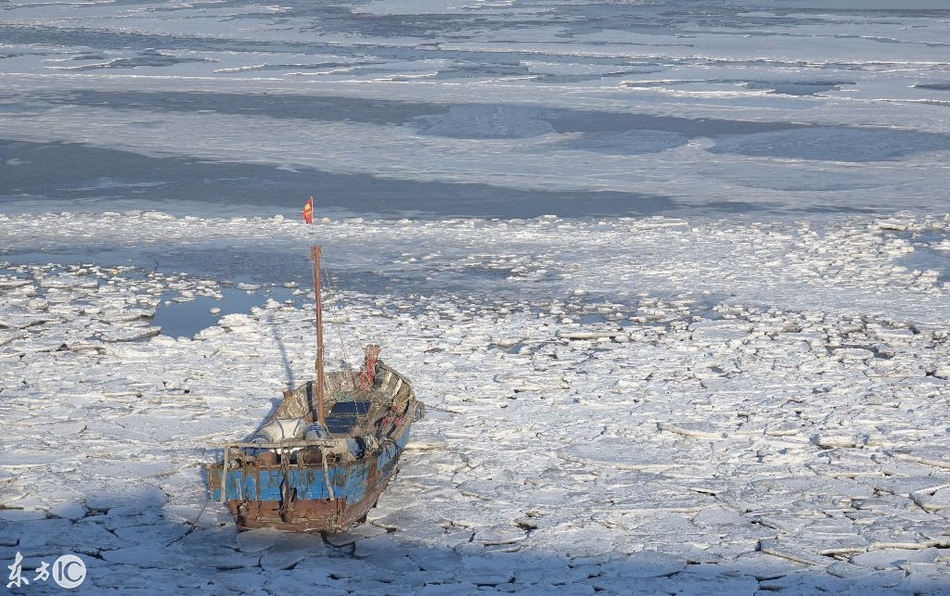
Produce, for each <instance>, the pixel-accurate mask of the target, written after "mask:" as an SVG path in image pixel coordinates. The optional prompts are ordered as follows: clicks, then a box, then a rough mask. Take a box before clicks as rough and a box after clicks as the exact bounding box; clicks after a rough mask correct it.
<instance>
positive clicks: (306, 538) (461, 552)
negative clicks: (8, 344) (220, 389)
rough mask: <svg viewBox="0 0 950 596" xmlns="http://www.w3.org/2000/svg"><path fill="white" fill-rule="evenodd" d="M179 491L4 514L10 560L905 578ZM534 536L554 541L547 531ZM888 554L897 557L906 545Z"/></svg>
mask: <svg viewBox="0 0 950 596" xmlns="http://www.w3.org/2000/svg"><path fill="white" fill-rule="evenodd" d="M169 488H170V487H169V486H167V485H166V486H159V485H157V484H156V485H146V486H145V487H143V488H139V489H138V490H136V491H134V492H111V493H110V492H108V491H105V492H102V493H99V494H96V495H94V496H92V495H90V496H87V497H86V499H85V501H81V502H74V503H67V504H64V505H60V506H56V507H53V508H51V509H50V510H49V511H48V512H44V511H21V510H3V511H0V514H2V519H3V522H2V527H3V530H4V532H3V538H2V542H0V560H3V561H6V562H7V563H9V564H11V565H12V564H13V563H14V561H15V560H16V559H17V558H18V557H17V554H19V556H20V557H21V565H22V576H23V577H25V578H28V579H31V580H32V579H34V578H35V577H37V575H38V574H39V573H40V571H39V570H40V568H41V565H42V563H43V562H46V563H50V562H51V561H54V560H55V559H56V558H57V557H60V556H64V555H75V556H78V557H79V558H80V559H81V560H82V562H83V564H84V566H85V576H84V581H83V589H85V590H87V591H88V590H116V591H119V592H123V593H128V592H129V591H130V590H142V591H148V593H150V594H177V593H181V592H182V591H190V590H199V589H200V590H201V591H202V593H207V594H226V593H227V594H234V593H248V594H251V593H265V592H266V593H276V592H278V591H283V592H287V591H290V590H299V591H301V593H304V592H303V591H304V590H307V591H306V592H305V593H313V590H315V589H316V590H317V591H320V590H323V591H324V592H325V593H342V592H361V593H372V594H375V593H393V591H395V590H399V591H404V590H405V591H410V592H411V591H419V590H430V591H436V592H438V593H444V591H445V590H449V589H451V590H452V591H453V593H474V592H476V591H477V592H482V591H488V592H493V591H497V592H504V593H512V592H523V591H540V590H544V592H545V593H554V594H577V593H593V592H598V591H599V592H604V593H627V592H628V590H629V587H630V586H631V585H636V586H637V591H643V592H656V593H680V592H682V591H683V590H684V589H686V588H689V587H693V588H695V589H697V590H700V591H701V592H702V593H729V594H739V595H741V594H748V595H752V594H756V593H761V592H762V591H770V592H775V593H778V594H782V593H790V594H800V593H814V592H817V591H828V590H838V591H842V592H847V593H859V594H871V593H880V591H884V590H887V589H889V588H894V587H898V586H900V585H903V584H902V582H904V583H906V580H905V579H904V577H905V574H904V573H903V572H900V573H899V574H898V573H890V574H888V573H883V572H880V571H875V570H874V569H872V568H870V567H866V568H865V567H857V566H851V565H846V564H844V563H841V562H838V561H836V559H834V558H833V557H822V556H818V555H815V554H811V553H808V552H806V549H805V548H802V547H799V546H796V545H794V544H793V543H792V541H780V540H775V541H762V546H761V547H760V548H759V549H758V550H756V551H752V552H747V553H744V554H739V555H736V556H734V557H731V558H729V557H719V558H718V559H717V557H714V556H712V555H710V557H709V558H708V559H707V560H698V559H696V558H695V557H693V556H690V555H688V554H685V549H684V551H683V552H678V553H677V552H669V553H666V552H658V551H655V550H651V549H650V548H649V547H648V546H646V545H644V544H643V543H642V541H641V542H640V543H638V541H637V540H636V539H632V538H628V539H624V540H621V541H618V540H617V538H618V535H617V534H616V533H615V532H612V531H611V530H610V529H608V528H605V527H603V526H599V525H596V524H594V525H591V526H588V527H586V528H581V527H579V526H578V528H576V531H572V530H569V529H564V530H565V531H563V532H562V531H558V530H556V529H553V528H547V529H545V528H535V529H534V530H533V531H532V530H530V529H528V528H522V535H523V537H522V538H520V539H516V538H514V537H513V536H508V537H505V536H499V534H498V533H497V531H495V530H490V529H488V528H485V527H480V526H479V525H478V524H468V525H466V526H463V525H459V524H458V523H452V522H450V521H449V520H451V519H452V517H451V512H450V511H447V510H445V509H444V508H443V507H441V506H440V505H439V504H438V501H436V500H427V499H415V500H413V501H414V502H406V500H404V499H402V498H400V495H398V494H390V493H387V494H384V496H383V499H381V504H380V507H381V509H380V512H379V513H378V514H376V517H374V519H372V520H371V521H370V522H369V523H367V524H364V525H362V526H359V527H358V528H357V529H355V530H353V531H351V532H349V533H345V534H335V535H321V534H320V533H288V532H281V531H278V530H275V529H272V528H264V529H254V530H248V531H244V532H239V531H238V530H237V529H236V528H235V527H234V525H233V523H231V520H230V514H229V513H228V512H227V511H226V510H224V509H223V508H220V509H216V508H215V507H210V508H208V509H204V508H200V506H199V503H198V497H197V496H195V494H193V493H194V492H195V491H194V490H193V489H196V488H197V487H195V486H188V487H181V488H184V489H185V490H183V491H181V492H180V493H179V495H178V496H176V495H174V494H172V493H171V492H170V491H169V490H168V489H169ZM186 494H190V495H191V498H189V497H187V496H185V495H186ZM534 532H536V533H537V534H538V535H543V538H542V537H541V536H538V538H539V539H538V540H535V539H534V536H533V535H532V534H533V533H534ZM870 554H874V553H870ZM875 556H877V557H879V558H881V559H882V560H884V558H886V557H888V556H893V552H890V551H888V552H881V553H879V554H875ZM5 565H6V564H5ZM846 567H848V568H851V572H850V574H848V573H846V569H845V568H846ZM862 570H863V571H862ZM862 574H863V575H862ZM633 582H635V584H633ZM914 586H915V593H919V594H939V593H941V591H942V590H946V589H947V588H948V581H947V579H946V576H945V575H944V576H943V577H942V579H941V577H940V575H939V574H938V575H932V576H928V577H926V578H923V579H922V580H917V581H916V583H915V584H914ZM29 589H30V593H34V592H35V593H38V594H43V593H54V592H56V593H58V592H57V590H59V588H57V587H56V586H55V585H54V584H53V583H52V580H49V581H48V582H47V583H46V585H45V586H44V585H43V584H42V583H41V582H36V581H34V582H32V584H31V585H30V586H29ZM849 590H850V591H849ZM875 590H878V592H875ZM943 593H945V592H943Z"/></svg>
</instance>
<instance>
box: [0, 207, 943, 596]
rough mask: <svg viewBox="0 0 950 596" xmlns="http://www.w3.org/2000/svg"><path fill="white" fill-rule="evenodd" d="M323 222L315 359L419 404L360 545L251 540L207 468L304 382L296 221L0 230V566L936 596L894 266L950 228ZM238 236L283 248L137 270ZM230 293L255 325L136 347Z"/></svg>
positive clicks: (101, 572) (118, 574)
mask: <svg viewBox="0 0 950 596" xmlns="http://www.w3.org/2000/svg"><path fill="white" fill-rule="evenodd" d="M898 224H899V225H898ZM39 229H43V230H46V232H45V233H44V234H42V235H41V236H40V235H38V234H37V233H36V230H39ZM318 229H319V233H320V235H321V242H322V243H323V245H324V246H325V250H326V253H327V260H328V266H329V268H330V276H329V279H330V282H331V287H332V288H333V292H332V295H333V298H332V300H330V301H329V304H328V307H327V318H328V331H327V341H328V351H329V354H330V357H331V358H333V359H339V358H346V357H349V358H353V357H354V356H356V357H358V354H359V348H360V346H361V345H362V344H363V343H365V342H368V341H374V340H381V341H382V343H383V347H384V351H383V354H384V355H385V356H386V357H387V358H386V359H387V361H388V362H389V363H390V364H392V365H393V366H395V367H396V368H397V369H399V370H401V371H404V372H405V373H406V374H407V375H408V376H409V378H410V379H412V380H413V382H414V386H415V388H416V391H417V393H418V394H419V395H420V397H421V398H422V399H423V401H425V402H426V404H427V405H428V407H429V415H428V417H427V418H426V419H425V420H424V421H422V422H420V423H418V424H417V425H416V426H415V427H414V430H413V433H414V436H413V440H412V442H411V443H410V446H409V448H408V450H407V452H406V453H405V455H404V457H403V459H402V461H401V464H400V465H401V470H400V472H399V475H398V476H397V478H396V479H395V481H394V482H393V483H392V484H391V485H390V487H389V489H388V490H387V492H386V493H384V495H383V497H382V498H381V499H380V502H379V506H378V507H377V508H376V509H374V510H373V511H371V513H370V515H369V520H368V523H367V524H365V525H363V526H360V527H358V528H356V529H355V530H354V531H352V532H351V533H349V534H346V535H343V536H330V537H327V538H326V539H325V540H324V539H321V537H320V536H319V535H317V536H294V535H282V534H278V533H275V532H270V531H264V530H257V531H251V532H246V533H241V534H238V533H237V532H236V531H235V530H234V528H233V524H232V523H231V520H230V518H229V516H228V515H227V512H226V511H225V510H224V509H223V508H222V507H221V506H220V505H219V504H217V503H210V504H209V503H207V501H206V494H205V492H204V484H203V479H202V477H201V473H200V471H199V468H198V464H199V463H201V462H205V461H209V460H211V459H212V458H214V457H216V455H217V452H216V451H215V450H214V448H213V445H214V444H218V443H221V442H223V441H226V440H228V439H233V438H236V437H239V436H241V435H243V434H244V433H245V432H246V431H247V430H248V429H250V428H253V427H254V426H255V425H256V424H257V423H258V422H259V421H260V420H261V418H262V417H263V416H264V415H265V414H266V412H267V411H268V410H269V409H270V407H271V405H272V403H273V400H275V399H276V398H277V396H279V395H280V390H281V389H282V387H284V386H285V385H286V384H288V383H294V382H300V380H301V379H304V378H307V375H308V374H310V371H311V370H312V360H311V357H312V354H313V324H312V321H311V316H312V300H311V298H310V296H309V295H308V293H307V292H306V291H304V288H306V287H307V286H306V280H305V278H304V279H303V283H302V284H300V286H299V287H297V286H295V285H294V284H293V283H291V284H288V286H289V288H283V289H284V290H286V292H285V293H284V294H282V295H281V299H279V300H278V299H274V298H273V297H268V295H267V292H269V291H271V290H272V289H275V288H278V287H283V286H281V285H280V284H282V283H283V282H284V281H285V280H282V279H278V278H281V277H283V276H284V273H285V271H294V270H300V271H304V272H305V271H306V269H307V260H306V255H307V249H306V247H307V245H308V244H309V242H310V241H311V236H310V234H311V231H310V229H309V228H308V227H306V226H304V225H303V224H300V223H297V222H291V221H289V220H286V219H284V218H282V217H276V218H207V217H205V218H200V217H176V216H171V215H166V214H161V213H156V212H127V213H105V214H101V215H92V214H87V215H84V214H52V213H46V214H40V215H37V216H30V217H26V216H0V232H2V234H3V236H4V238H7V239H8V240H7V242H8V244H7V246H6V247H5V248H6V250H7V251H8V253H9V255H10V257H9V260H8V261H6V262H4V263H3V266H2V268H0V292H2V297H3V299H2V302H0V366H2V370H3V379H2V387H0V422H2V426H3V428H4V433H3V436H2V438H0V445H2V450H0V453H2V455H0V504H2V508H0V524H2V527H3V532H2V541H3V542H2V543H0V559H2V560H9V561H11V562H12V560H13V557H14V554H15V553H16V552H20V553H22V555H23V557H24V559H25V561H26V563H25V564H26V565H27V566H29V565H30V563H31V562H37V563H38V561H39V560H41V559H43V558H44V557H45V558H52V557H55V556H59V555H60V554H63V553H64V552H74V553H77V554H80V555H82V556H84V557H85V560H86V562H87V566H88V569H89V576H88V579H87V581H88V582H89V583H90V584H91V585H92V586H95V587H96V589H98V590H102V591H108V590H110V589H114V590H116V591H117V592H119V591H128V590H130V589H143V590H147V591H149V592H150V593H163V592H167V593H179V592H181V591H183V590H198V589H200V590H202V591H203V592H208V593H222V594H224V593H231V592H233V591H247V592H261V591H263V592H269V593H276V592H286V591H287V590H293V589H298V590H299V589H307V588H309V589H318V590H325V591H328V592H345V591H353V592H370V593H376V592H393V591H411V592H414V593H433V594H438V593H449V592H452V593H459V592H461V593H466V592H474V591H477V590H490V591H527V592H542V591H543V592H553V593H558V592H563V593H571V594H576V593H584V592H593V591H597V590H606V591H608V592H623V591H626V589H627V587H628V586H629V585H631V582H635V585H636V586H637V589H638V591H641V590H642V591H643V592H644V593H657V594H672V593H681V592H682V591H683V590H686V591H687V592H690V593H708V592H717V593H727V592H728V593H740V594H741V593H748V594H751V593H754V592H757V591H769V592H777V593H780V594H782V593H788V594H800V593H810V592H813V591H815V590H830V589H834V590H839V591H841V592H843V593H856V594H864V593H868V594H870V593H877V592H879V591H883V590H894V591H897V592H900V593H939V592H943V591H946V589H947V588H948V586H950V583H948V582H950V577H948V563H950V559H948V556H947V552H948V548H950V535H948V531H947V528H948V516H950V452H948V447H947V436H948V432H950V416H948V413H947V412H948V408H947V405H948V400H950V384H948V376H950V369H948V368H947V364H946V363H947V362H948V361H950V337H948V335H950V333H948V325H950V308H948V304H947V301H946V296H947V294H948V291H950V287H948V286H950V282H948V281H947V274H946V271H937V270H924V271H920V270H915V269H912V268H910V267H908V266H906V263H907V259H908V256H909V255H911V256H912V255H913V249H914V247H915V246H918V247H920V246H922V243H923V244H927V245H928V246H930V245H940V244H941V243H944V242H946V241H947V239H948V237H950V217H948V216H944V217H935V216H922V217H915V216H912V215H903V216H901V217H900V218H898V219H895V218H894V217H891V218H870V217H856V218H850V219H846V220H841V221H837V222H832V223H828V224H824V225H814V224H802V223H787V224H781V223H775V224H768V225H765V224H758V223H746V224H737V223H736V222H730V221H712V220H696V221H691V222H687V221H683V220H675V219H664V218H653V219H616V220H611V221H607V222H604V221H581V220H562V219H559V218H555V217H544V218H537V219H532V220H520V221H519V220H508V221H485V220H447V221H411V220H404V221H402V222H394V221H392V220H372V219H344V220H331V219H327V220H324V221H322V222H321V223H320V224H319V225H318ZM76 230H84V231H85V232H86V233H88V234H89V235H90V237H92V238H95V239H96V243H97V244H96V245H91V244H89V241H88V240H85V239H79V240H77V239H75V237H74V233H73V232H74V231H76ZM228 245H232V246H234V248H231V249H230V250H232V251H233V252H234V253H235V254H236V253H239V252H241V251H242V250H247V251H249V252H250V253H252V254H260V255H266V254H268V251H269V253H270V254H271V255H272V257H273V258H272V259H268V258H267V257H266V256H264V257H262V258H261V261H260V263H261V264H259V265H258V269H256V270H255V269H254V267H253V266H252V267H251V268H250V269H246V268H245V264H246V263H245V262H244V261H243V260H241V259H240V257H236V258H237V259H238V261H237V263H236V264H235V263H231V262H227V261H222V262H220V263H216V262H211V263H206V264H205V266H204V267H201V266H196V267H195V268H194V269H195V270H196V271H204V274H203V275H198V274H194V273H188V272H187V271H174V272H170V271H166V270H158V269H156V268H155V267H154V262H155V255H162V254H175V251H180V250H183V249H187V250H190V251H193V252H194V254H196V255H209V254H211V253H213V252H214V251H220V250H222V247H225V246H228ZM100 246H103V247H104V246H108V247H124V248H120V249H116V248H110V249H109V251H108V252H103V249H102V248H99V247H100ZM367 246H377V247H378V248H379V250H378V251H375V252H368V251H367ZM84 247H85V248H84ZM275 247H276V248H275ZM84 250H85V251H86V253H88V254H82V253H83V251H84ZM35 251H46V252H45V253H44V254H45V255H46V256H47V259H46V261H45V262H41V261H43V260H42V259H40V260H37V259H31V262H28V263H24V262H20V260H18V259H17V258H16V255H17V254H18V253H23V254H34V253H35ZM76 255H78V256H76ZM273 255H282V256H283V259H284V260H285V264H284V267H285V268H286V269H284V270H277V271H273V270H272V268H271V267H270V264H271V263H272V262H273V261H275V260H276V259H277V257H276V256H273ZM97 259H98V260H97ZM238 268H240V271H238ZM239 273H240V274H242V275H247V276H248V277H253V278H255V279H256V280H257V282H256V283H246V282H244V283H241V282H236V281H235V279H236V277H238V274H239ZM348 274H352V275H354V276H360V275H361V276H362V277H361V278H360V279H361V280H362V281H364V282H366V286H365V287H364V288H359V287H354V286H355V285H357V284H353V283H348V282H347V281H346V278H347V276H348ZM236 284H237V285H239V286H240V287H241V288H242V291H243V292H245V293H248V294H253V295H257V296H258V297H259V299H260V300H259V304H260V305H259V306H254V307H252V308H250V309H248V311H247V312H232V313H226V314H221V315H220V316H219V317H218V319H217V324H214V325H212V326H209V327H207V328H204V329H196V330H195V333H194V334H193V335H191V336H187V335H183V336H181V337H170V336H168V335H165V334H162V333H160V329H159V328H158V327H157V326H156V325H155V324H154V322H155V320H156V319H157V318H158V317H157V313H159V312H160V311H161V310H162V309H163V308H171V307H172V306H171V305H173V304H174V303H175V302H176V301H197V300H200V299H201V298H202V297H204V296H208V297H211V299H214V297H216V296H217V297H222V296H224V293H223V292H224V291H226V290H227V288H229V287H235V285H236ZM367 288H368V289H369V290H371V291H366V289H367ZM232 299H234V298H233V297H232V298H227V297H224V298H223V299H221V300H220V301H218V303H219V304H220V305H221V306H222V307H223V308H227V303H228V301H229V300H232ZM31 588H32V586H31ZM37 588H38V591H41V590H42V587H41V586H37Z"/></svg>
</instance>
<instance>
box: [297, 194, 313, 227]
mask: <svg viewBox="0 0 950 596" xmlns="http://www.w3.org/2000/svg"><path fill="white" fill-rule="evenodd" d="M300 215H302V216H303V220H304V221H305V222H307V223H308V224H312V223H313V197H310V198H309V199H307V203H306V204H305V205H304V206H303V213H301V214H300Z"/></svg>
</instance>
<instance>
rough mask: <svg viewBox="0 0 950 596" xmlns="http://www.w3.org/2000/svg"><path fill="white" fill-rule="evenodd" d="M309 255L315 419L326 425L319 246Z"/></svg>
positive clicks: (313, 248) (311, 250)
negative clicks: (313, 313)
mask: <svg viewBox="0 0 950 596" xmlns="http://www.w3.org/2000/svg"><path fill="white" fill-rule="evenodd" d="M310 255H311V256H312V257H313V292H314V295H315V296H316V298H317V305H316V312H317V361H316V362H315V363H314V367H315V368H316V370H317V421H318V422H319V423H320V424H322V425H324V426H326V423H327V422H326V415H325V414H324V412H323V409H324V406H323V402H324V396H323V391H324V382H323V303H322V302H321V301H320V246H318V245H314V246H313V247H312V248H311V249H310Z"/></svg>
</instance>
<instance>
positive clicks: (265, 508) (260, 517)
mask: <svg viewBox="0 0 950 596" xmlns="http://www.w3.org/2000/svg"><path fill="white" fill-rule="evenodd" d="M312 257H313V276H314V293H315V295H316V323H317V351H316V362H315V367H314V368H315V372H316V375H315V378H314V379H313V380H310V381H307V382H306V383H304V384H303V385H300V386H299V387H297V388H295V389H293V390H291V389H285V390H284V395H283V399H282V400H281V401H280V402H279V404H278V405H277V407H276V408H275V409H274V410H273V412H272V413H271V414H270V415H269V416H268V417H267V419H265V420H264V422H263V423H262V424H261V425H260V426H259V427H258V428H257V429H256V430H255V431H254V432H253V433H252V434H251V435H250V436H248V437H246V438H245V439H244V440H242V441H236V442H232V443H228V444H226V445H224V446H223V448H224V453H223V459H222V460H221V461H219V462H216V463H213V464H211V465H208V466H206V468H205V470H206V473H207V479H208V487H209V490H210V493H211V498H212V499H213V500H216V501H220V502H221V503H224V504H225V505H226V506H227V508H228V509H229V510H230V511H231V513H232V514H233V515H234V519H235V522H236V523H237V525H238V527H239V528H241V529H247V528H278V529H281V530H287V531H321V532H328V533H340V532H345V531H346V530H347V529H349V528H350V527H352V526H354V525H356V524H358V523H361V522H363V521H365V519H366V514H367V513H368V512H369V510H370V509H372V508H373V507H374V506H375V505H376V501H377V500H378V499H379V497H380V495H381V494H382V492H383V490H384V489H385V488H386V485H387V484H388V483H389V480H390V479H391V478H392V477H393V476H394V475H395V473H396V464H397V462H398V461H399V456H400V455H401V454H402V451H403V450H404V449H405V446H406V443H407V441H408V440H409V430H410V427H411V426H412V423H413V422H414V421H416V420H419V419H421V418H422V417H423V416H424V415H425V407H424V405H423V404H422V402H419V401H417V400H416V395H415V392H414V391H413V390H412V386H411V385H410V383H409V381H408V380H407V379H406V378H405V377H404V376H402V375H401V374H400V373H398V372H396V371H395V370H393V369H392V368H390V367H389V366H387V365H386V364H384V363H383V362H382V361H381V360H380V359H379V351H380V348H379V346H377V345H369V346H367V347H366V349H365V352H364V359H363V363H362V365H361V366H360V367H359V369H352V368H343V369H341V370H337V371H333V372H330V373H325V372H324V370H323V368H324V362H323V361H324V357H323V356H324V355H323V313H322V302H321V299H320V294H321V288H320V285H321V284H320V259H321V248H320V247H319V246H314V247H313V249H312Z"/></svg>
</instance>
